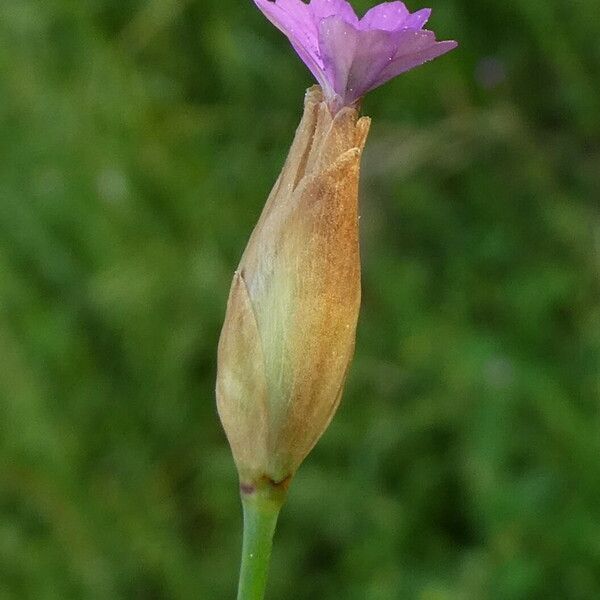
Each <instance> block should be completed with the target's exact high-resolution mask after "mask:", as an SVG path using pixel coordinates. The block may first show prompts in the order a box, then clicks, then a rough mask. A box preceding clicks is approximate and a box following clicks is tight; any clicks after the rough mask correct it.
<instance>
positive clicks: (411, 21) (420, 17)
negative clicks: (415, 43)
mask: <svg viewBox="0 0 600 600" xmlns="http://www.w3.org/2000/svg"><path fill="white" fill-rule="evenodd" d="M430 16H431V9H430V8H422V9H421V10H418V11H417V12H414V13H413V14H412V15H410V16H409V17H408V18H407V19H406V21H404V25H403V27H414V28H415V29H423V25H425V23H427V21H429V17H430Z"/></svg>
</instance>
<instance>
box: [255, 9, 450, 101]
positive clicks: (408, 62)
mask: <svg viewBox="0 0 600 600" xmlns="http://www.w3.org/2000/svg"><path fill="white" fill-rule="evenodd" d="M254 2H255V3H256V5H257V6H258V7H259V8H260V10H261V11H262V12H263V13H264V14H265V16H266V17H267V18H268V19H269V20H270V21H271V22H272V23H273V24H274V25H275V26H276V27H277V28H278V29H280V30H281V31H282V32H283V33H284V34H285V35H286V36H287V37H288V39H289V40H290V42H291V44H292V46H293V47H294V49H295V50H296V52H297V53H298V55H299V56H300V58H301V59H302V60H303V61H304V63H305V64H306V66H307V67H308V68H309V69H310V71H311V72H312V74H313V75H314V76H315V78H316V79H317V81H318V82H319V84H320V85H321V87H322V89H323V93H324V95H325V98H326V100H327V101H328V102H329V104H330V106H331V107H333V108H334V109H336V110H337V109H339V108H340V107H342V106H350V105H351V104H353V103H354V102H355V101H356V100H358V99H359V98H360V97H361V96H363V95H364V94H365V93H366V92H368V91H369V90H372V89H374V88H376V87H378V86H380V85H382V84H383V83H385V82H386V81H389V80H390V79H392V78H393V77H396V76H397V75H400V74H401V73H404V72H405V71H408V70H409V69H413V68H414V67H417V66H419V65H421V64H423V63H424V62H427V61H429V60H432V59H434V58H436V57H438V56H440V55H442V54H445V53H446V52H449V51H450V50H452V49H453V48H456V46H457V43H456V42H454V41H442V42H438V41H436V39H435V34H434V33H433V32H432V31H428V30H425V29H423V26H424V25H425V23H426V22H427V20H428V18H429V15H430V14H431V10H430V9H428V8H424V9H422V10H418V11H416V12H414V13H412V14H411V13H410V12H409V11H408V9H407V8H406V6H405V5H404V3H402V2H384V3H383V4H379V5H378V6H375V7H373V8H372V9H371V10H369V11H368V12H367V13H366V14H365V15H364V17H363V18H362V19H359V18H358V17H357V16H356V13H355V12H354V9H353V8H352V6H350V4H349V3H348V2H347V1H346V0H311V1H310V3H309V4H306V3H305V2H303V1H302V0H275V1H272V0H254Z"/></svg>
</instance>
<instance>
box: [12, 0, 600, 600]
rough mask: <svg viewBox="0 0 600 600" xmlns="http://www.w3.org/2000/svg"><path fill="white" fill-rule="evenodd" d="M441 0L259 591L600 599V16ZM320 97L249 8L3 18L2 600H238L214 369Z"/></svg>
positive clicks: (367, 107) (110, 3)
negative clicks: (346, 370) (351, 339)
mask: <svg viewBox="0 0 600 600" xmlns="http://www.w3.org/2000/svg"><path fill="white" fill-rule="evenodd" d="M372 4H373V2H370V1H368V0H363V1H361V2H358V1H356V2H355V6H356V7H357V8H358V9H359V10H364V9H366V8H368V7H369V6H371V5H372ZM426 5H427V6H430V5H433V9H434V13H433V18H432V20H431V28H432V29H434V30H436V31H437V32H438V37H439V38H441V39H452V38H453V39H457V40H459V41H460V44H461V45H460V48H459V49H458V50H456V51H454V52H452V53H451V54H450V55H448V56H445V57H443V58H440V59H438V60H436V61H435V62H433V63H431V64H428V65H426V66H424V67H421V68H420V69H417V70H416V71H413V72H411V73H408V74H406V75H404V76H402V77H400V78H398V79H396V80H394V81H393V82H391V83H389V84H387V85H386V86H385V87H384V88H381V89H379V90H377V91H375V92H373V93H371V94H370V95H369V96H368V98H367V99H366V101H365V103H364V112H365V113H366V114H369V115H371V116H372V117H373V129H372V134H371V137H370V140H369V143H368V148H367V151H366V154H365V160H364V168H363V180H362V186H363V189H362V193H361V202H362V220H361V223H362V234H363V263H364V306H363V312H362V316H361V321H360V325H359V334H358V345H357V353H356V360H355V362H354V365H353V367H352V370H351V373H350V377H349V381H348V384H347V390H346V393H345V397H344V401H343V404H342V407H341V409H340V411H339V413H338V415H337V417H336V419H335V420H334V422H333V424H332V426H331V428H330V429H329V430H328V432H327V433H326V435H325V436H324V438H323V439H322V440H321V442H320V443H319V445H318V446H317V448H316V449H315V451H314V452H313V453H312V455H311V456H310V457H309V459H308V460H307V461H306V463H305V464H304V465H303V467H302V468H301V470H300V472H299V474H298V476H297V478H296V480H295V482H294V484H293V486H292V488H291V493H290V497H289V502H288V504H287V506H286V508H285V509H284V511H283V513H282V517H281V520H280V527H279V530H278V533H277V538H276V545H275V553H274V559H273V565H272V577H271V582H270V589H269V596H268V597H269V598H271V599H273V600H274V599H286V600H305V599H306V600H308V599H311V600H314V599H318V600H321V599H339V598H343V599H348V600H395V599H398V600H401V599H418V600H487V599H490V600H492V599H493V600H535V599H545V600H548V599H568V600H591V599H595V598H600V398H599V394H600V380H599V373H600V370H599V369H600V300H599V299H600V287H599V281H600V277H599V276H600V202H599V198H600V43H599V41H598V40H599V39H600V11H598V3H597V0H579V1H578V2H576V3H574V4H573V3H571V4H566V3H564V2H560V1H559V0H545V1H542V0H527V1H526V2H515V3H507V2H502V1H500V0H482V1H479V2H468V1H467V0H436V2H434V3H430V4H426ZM421 7H422V5H421V4H415V2H413V1H411V2H410V3H409V8H410V9H412V10H415V9H417V8H421ZM310 84H311V78H310V75H309V73H308V71H307V70H306V69H305V68H304V66H303V65H302V64H301V63H300V61H299V60H298V59H297V58H296V57H295V56H294V54H293V51H292V50H291V49H290V48H289V46H288V43H287V41H286V40H285V39H284V38H283V36H282V35H280V34H279V33H278V32H277V31H276V30H275V29H274V28H273V27H272V26H271V25H270V24H269V23H268V22H267V21H266V20H265V19H264V17H263V16H262V15H261V14H260V13H259V12H258V11H257V10H256V9H255V8H254V5H253V3H252V2H251V1H250V0H43V1H42V0H2V2H0V599H1V600H12V599H16V600H21V599H23V600H29V599H31V600H54V599H56V600H69V599H84V600H87V599H90V600H105V599H106V600H108V599H111V600H112V599H116V598H123V599H144V600H146V599H147V600H163V599H165V600H166V599H173V600H187V599H190V600H192V599H207V600H209V599H210V600H212V599H224V600H225V599H231V598H233V597H234V595H235V586H236V582H237V571H238V560H239V551H240V536H241V513H240V506H239V498H238V491H237V481H236V474H235V471H234V467H233V463H232V460H231V457H230V454H229V449H228V447H227V444H226V440H225V437H224V435H223V432H222V430H221V427H220V424H219V422H218V419H217V415H216V410H215V406H214V404H215V403H214V392H213V388H214V379H215V351H216V344H217V339H218V335H219V330H220V326H221V322H222V318H223V313H224V308H225V301H226V297H227V292H228V287H229V283H230V278H231V275H232V272H233V270H234V268H235V267H236V265H237V261H238V259H239V257H240V255H241V252H242V249H243V247H244V244H245V242H246V240H247V238H248V235H249V233H250V231H251V229H252V227H253V225H254V223H255V222H256V220H257V217H258V215H259V212H260V210H261V206H262V204H263V202H264V200H265V198H266V196H267V193H268V191H269V189H270V186H271V185H272V183H273V182H274V181H275V178H276V176H277V174H278V172H279V169H280V166H281V164H282V161H283V158H284V156H285V153H286V151H287V148H288V146H289V143H290V140H291V137H292V135H293V131H294V128H295V127H296V125H297V122H298V120H299V116H300V112H301V104H302V98H303V94H304V89H305V88H306V87H308V86H309V85H310Z"/></svg>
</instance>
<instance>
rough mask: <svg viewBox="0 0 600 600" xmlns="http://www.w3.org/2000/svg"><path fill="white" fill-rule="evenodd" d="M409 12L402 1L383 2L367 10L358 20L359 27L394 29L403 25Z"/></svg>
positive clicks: (365, 28) (363, 28)
mask: <svg viewBox="0 0 600 600" xmlns="http://www.w3.org/2000/svg"><path fill="white" fill-rule="evenodd" d="M409 14H410V13H409V12H408V9H407V8H406V6H404V3H403V2H384V3H383V4H378V5H377V6H374V7H373V8H372V9H371V10H369V11H367V13H366V14H365V16H364V17H363V18H362V19H361V20H360V28H361V29H362V30H368V29H383V30H384V31H395V30H397V29H400V27H403V26H404V21H405V20H406V17H408V15H409Z"/></svg>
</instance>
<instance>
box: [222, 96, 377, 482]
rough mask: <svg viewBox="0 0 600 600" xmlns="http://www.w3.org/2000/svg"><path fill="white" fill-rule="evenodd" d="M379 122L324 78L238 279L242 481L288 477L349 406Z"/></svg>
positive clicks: (228, 370) (234, 442) (230, 404)
mask: <svg viewBox="0 0 600 600" xmlns="http://www.w3.org/2000/svg"><path fill="white" fill-rule="evenodd" d="M369 125H370V120H369V119H368V118H366V117H362V118H358V114H357V111H356V109H354V108H350V107H347V108H343V109H341V110H340V111H339V112H338V113H337V114H336V115H335V116H332V114H331V112H330V110H329V108H328V106H327V103H326V102H325V101H324V99H323V95H322V92H321V90H320V88H319V87H313V88H311V89H310V90H309V91H308V92H307V95H306V100H305V107H304V115H303V117H302V120H301V122H300V125H299V127H298V130H297V132H296V136H295V139H294V142H293V144H292V147H291V149H290V152H289V155H288V158H287V160H286V163H285V165H284V167H283V170H282V172H281V175H280V176H279V179H278V180H277V182H276V184H275V187H274V188H273V191H272V192H271V194H270V196H269V198H268V200H267V203H266V205H265V207H264V209H263V212H262V215H261V216H260V219H259V221H258V224H257V225H256V228H255V229H254V231H253V233H252V235H251V237H250V241H249V242H248V246H247V247H246V250H245V252H244V255H243V256H242V259H241V262H240V265H239V267H238V269H237V271H236V272H235V275H234V277H233V283H232V286H231V291H230V295H229V301H228V304H227V313H226V316H225V323H224V325H223V330H222V332H221V338H220V341H219V352H218V373H217V389H216V392H217V406H218V411H219V415H220V417H221V421H222V423H223V426H224V429H225V432H226V434H227V437H228V440H229V443H230V445H231V449H232V452H233V456H234V459H235V462H236V466H237V468H238V471H239V474H240V481H241V483H242V486H248V487H253V486H256V485H258V484H259V483H260V482H261V481H262V482H264V481H268V482H271V483H276V484H279V483H282V482H286V481H289V479H290V478H291V477H292V476H293V474H294V473H295V471H296V469H297V468H298V466H299V465H300V463H301V462H302V460H303V459H304V458H305V456H306V455H307V454H308V453H309V452H310V450H311V449H312V448H313V446H314V445H315V443H316V442H317V440H318V439H319V437H320V436H321V435H322V433H323V432H324V430H325V429H326V427H327V425H328V424H329V422H330V421H331V418H332V417H333V414H334V413H335V410H336V408H337V406H338V404H339V401H340V398H341V394H342V389H343V385H344V381H345V378H346V373H347V371H348V366H349V363H350V360H351V358H352V354H353V352H354V340H355V335H356V323H357V319H358V312H359V306H360V258H359V240H358V178H359V169H360V158H361V152H362V149H363V147H364V143H365V139H366V136H367V133H368V130H369Z"/></svg>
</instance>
